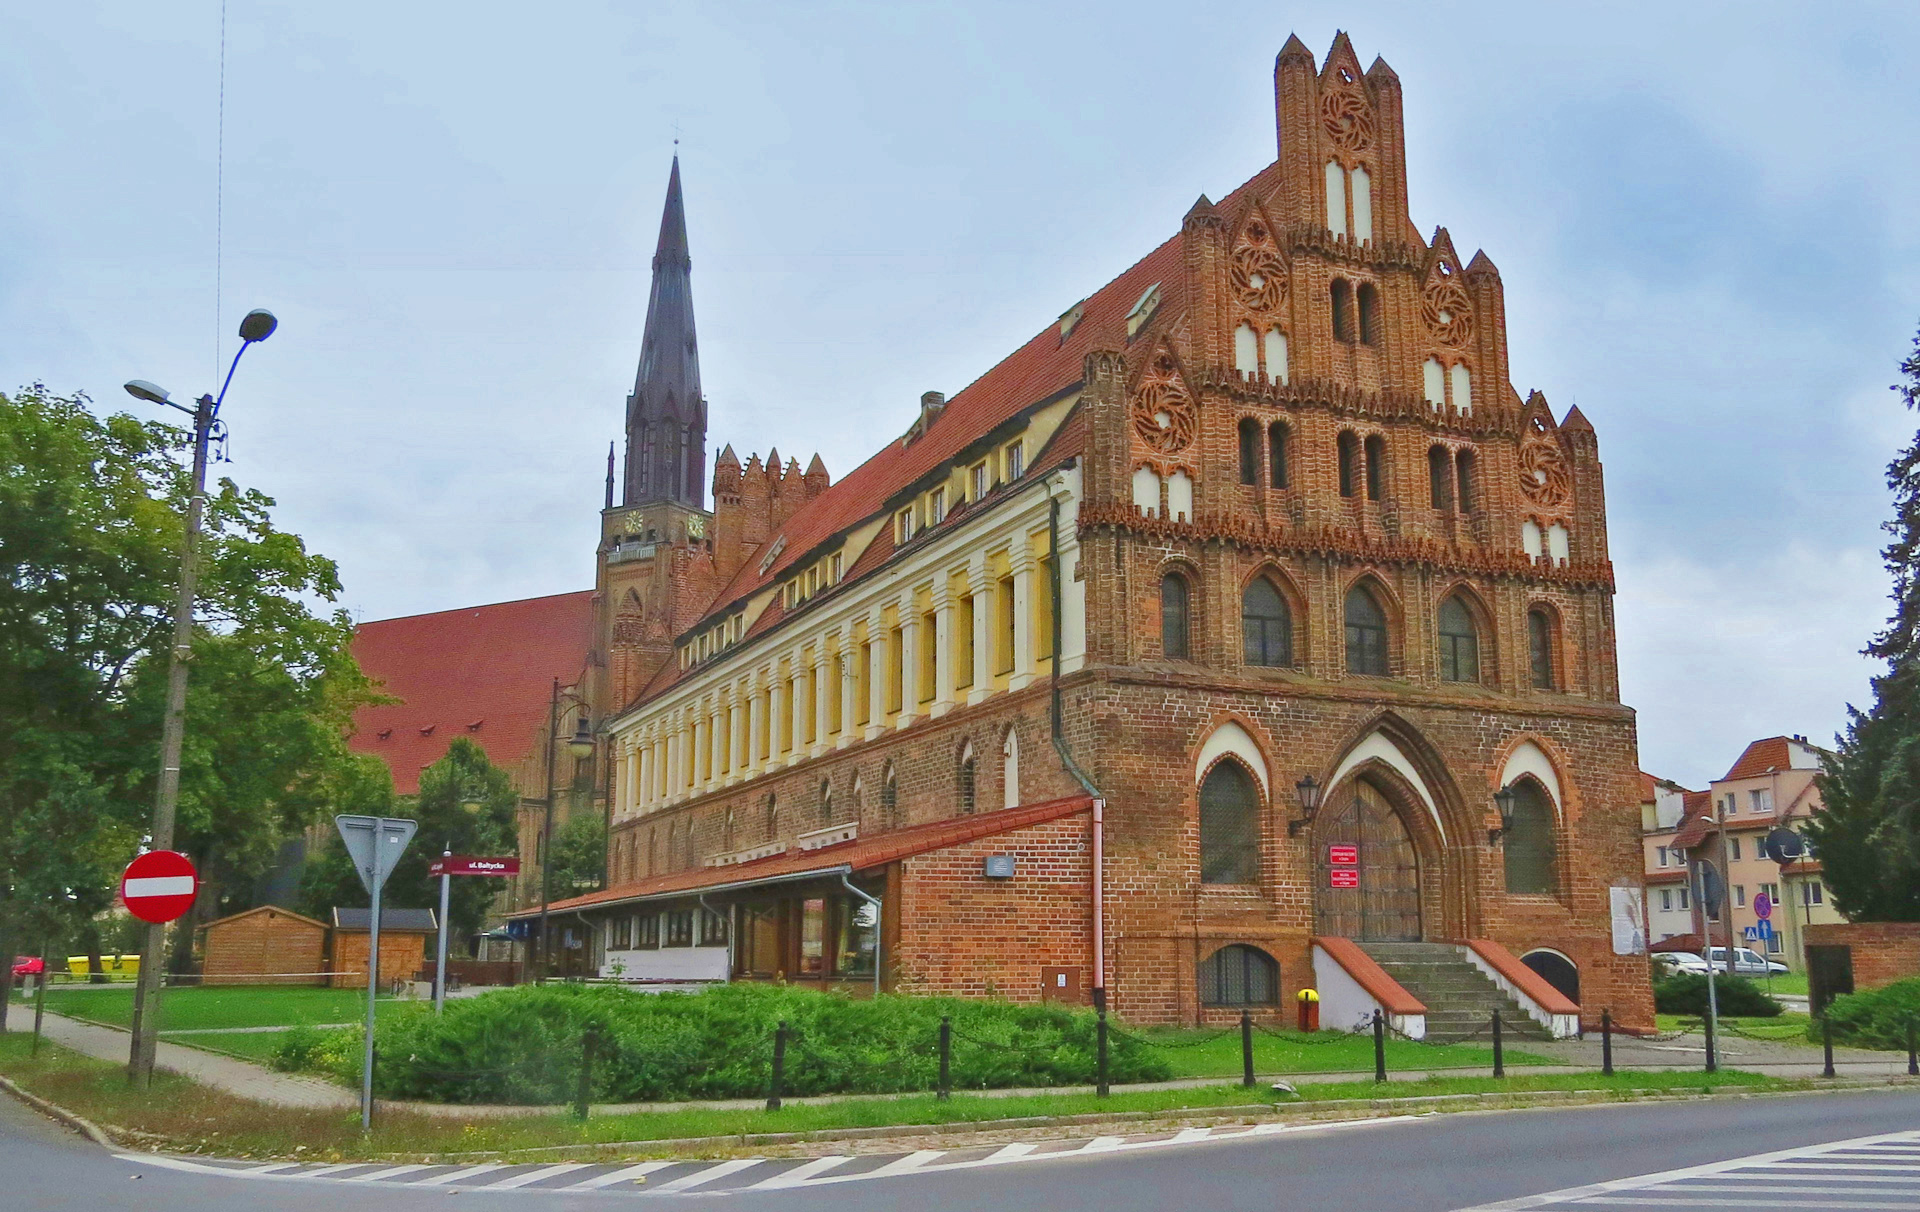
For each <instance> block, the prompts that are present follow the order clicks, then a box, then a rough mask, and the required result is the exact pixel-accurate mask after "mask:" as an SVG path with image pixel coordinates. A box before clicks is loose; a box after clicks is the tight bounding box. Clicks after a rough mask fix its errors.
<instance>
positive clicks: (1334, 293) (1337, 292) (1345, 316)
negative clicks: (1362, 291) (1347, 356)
mask: <svg viewBox="0 0 1920 1212" xmlns="http://www.w3.org/2000/svg"><path fill="white" fill-rule="evenodd" d="M1327 303H1328V306H1329V307H1330V308H1331V310H1332V314H1333V339H1334V340H1336V341H1352V340H1353V286H1352V285H1351V284H1350V283H1349V282H1348V281H1347V280H1346V279H1345V278H1335V279H1334V280H1333V285H1331V286H1329V287H1328V288H1327Z"/></svg>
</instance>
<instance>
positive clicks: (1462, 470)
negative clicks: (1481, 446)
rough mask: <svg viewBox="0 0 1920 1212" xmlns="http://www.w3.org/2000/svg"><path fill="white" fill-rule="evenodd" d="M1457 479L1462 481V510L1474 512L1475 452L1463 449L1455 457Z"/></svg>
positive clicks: (1462, 511)
mask: <svg viewBox="0 0 1920 1212" xmlns="http://www.w3.org/2000/svg"><path fill="white" fill-rule="evenodd" d="M1453 462H1454V467H1455V471H1456V477H1455V478H1456V479H1458V480H1459V483H1460V512H1461V513H1472V512H1473V490H1474V488H1475V487H1476V486H1477V484H1476V479H1475V476H1474V471H1473V452H1472V451H1471V450H1463V451H1461V452H1459V453H1458V454H1456V455H1454V457H1453Z"/></svg>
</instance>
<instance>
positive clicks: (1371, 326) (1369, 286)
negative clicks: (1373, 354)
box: [1356, 282, 1380, 345]
mask: <svg viewBox="0 0 1920 1212" xmlns="http://www.w3.org/2000/svg"><path fill="white" fill-rule="evenodd" d="M1356 296H1357V298H1358V299H1359V302H1360V343H1361V344H1362V345H1378V344H1379V343H1380V294H1379V292H1378V291H1376V290H1374V288H1373V283H1371V282H1362V283H1361V284H1360V289H1359V291H1357V292H1356Z"/></svg>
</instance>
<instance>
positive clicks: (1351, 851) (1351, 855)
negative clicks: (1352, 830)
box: [1327, 846, 1360, 867]
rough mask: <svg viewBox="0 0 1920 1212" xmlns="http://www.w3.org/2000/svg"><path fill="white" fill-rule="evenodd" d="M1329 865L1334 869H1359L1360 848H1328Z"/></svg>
mask: <svg viewBox="0 0 1920 1212" xmlns="http://www.w3.org/2000/svg"><path fill="white" fill-rule="evenodd" d="M1327 863H1328V865H1330V866H1334V867H1358V866H1359V865H1360V847H1358V846H1328V847H1327Z"/></svg>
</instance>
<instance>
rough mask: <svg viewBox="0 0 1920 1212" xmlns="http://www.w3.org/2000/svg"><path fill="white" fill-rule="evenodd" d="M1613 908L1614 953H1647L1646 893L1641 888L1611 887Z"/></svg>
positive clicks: (1610, 893) (1610, 895)
mask: <svg viewBox="0 0 1920 1212" xmlns="http://www.w3.org/2000/svg"><path fill="white" fill-rule="evenodd" d="M1607 892H1608V895H1609V897H1610V899H1611V902H1612V910H1613V953H1614V954H1615V955H1645V954H1646V953H1647V928H1646V920H1647V903H1646V893H1645V891H1644V890H1643V889H1640V888H1609V889H1607Z"/></svg>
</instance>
